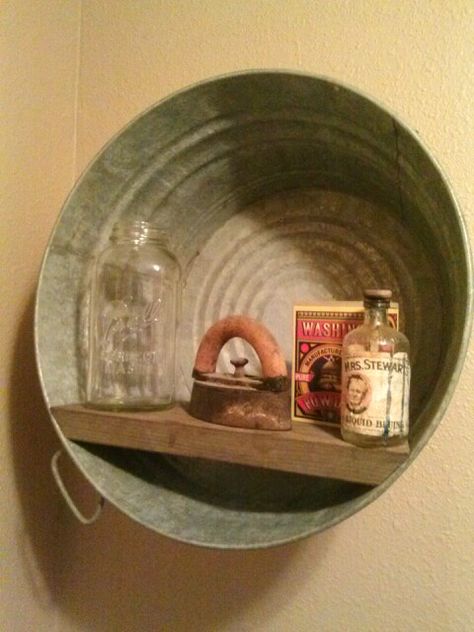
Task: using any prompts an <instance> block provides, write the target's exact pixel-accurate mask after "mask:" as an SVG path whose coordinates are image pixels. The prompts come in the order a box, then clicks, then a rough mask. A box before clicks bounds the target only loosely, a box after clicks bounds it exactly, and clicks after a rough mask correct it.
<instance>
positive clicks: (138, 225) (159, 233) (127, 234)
mask: <svg viewBox="0 0 474 632" xmlns="http://www.w3.org/2000/svg"><path fill="white" fill-rule="evenodd" d="M110 239H111V240H112V241H115V242H118V241H131V242H134V243H143V242H145V241H154V242H159V243H160V244H163V245H166V244H167V243H168V236H167V234H166V233H165V232H164V231H163V230H162V229H160V228H158V227H157V226H155V225H153V224H152V223H151V222H148V221H146V220H142V219H135V220H121V221H118V222H116V223H115V224H114V226H113V228H112V233H111V235H110Z"/></svg>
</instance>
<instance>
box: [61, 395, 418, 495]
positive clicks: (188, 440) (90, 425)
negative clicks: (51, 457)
mask: <svg viewBox="0 0 474 632" xmlns="http://www.w3.org/2000/svg"><path fill="white" fill-rule="evenodd" d="M51 412H52V414H53V416H54V418H55V419H56V421H57V422H58V424H59V426H60V428H61V430H62V432H63V433H64V435H65V436H66V437H67V438H68V439H71V440H77V441H85V442H90V443H99V444H104V445H113V446H118V447H123V448H133V449H139V450H147V451H152V452H164V453H168V454H175V455H181V456H193V457H202V458H208V459H213V460H217V461H226V462H230V463H239V464H243V465H252V466H256V467H263V468H269V469H275V470H283V471H287V472H297V473H300V474H310V475H313V476H324V477H328V478H336V479H342V480H348V481H354V482H358V483H367V484H369V485H377V484H379V483H381V482H382V481H383V480H385V478H386V477H387V476H388V475H389V474H391V473H392V472H393V471H394V470H395V469H396V468H397V467H398V466H399V465H401V464H402V463H403V462H404V461H405V459H406V458H407V457H408V454H409V448H408V443H406V444H404V445H401V446H397V447H390V448H359V447H356V446H353V445H350V444H348V443H346V442H344V441H342V440H341V439H340V438H339V431H338V429H336V428H335V429H333V428H330V427H322V426H315V425H312V424H307V423H304V422H300V423H298V422H293V428H292V430H288V431H278V432H275V431H265V430H247V429H243V428H233V427H228V426H219V425H215V424H211V423H208V422H205V421H200V420H198V419H195V418H194V417H191V416H190V415H189V414H188V413H187V412H186V410H185V409H184V408H182V407H181V406H175V407H174V408H171V409H169V410H165V411H153V412H135V413H122V412H121V413H116V412H111V411H99V410H93V409H91V408H87V407H85V406H81V405H79V404H77V405H68V406H57V407H53V408H52V409H51Z"/></svg>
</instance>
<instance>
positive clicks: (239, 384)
mask: <svg viewBox="0 0 474 632" xmlns="http://www.w3.org/2000/svg"><path fill="white" fill-rule="evenodd" d="M236 337H238V338H243V339H244V340H246V341H247V342H248V343H249V344H250V345H252V347H253V348H254V349H255V351H256V353H257V355H258V357H259V359H260V362H261V365H262V374H263V375H262V377H256V376H254V375H247V374H246V373H245V368H244V367H245V365H246V364H247V359H246V358H236V359H235V360H232V361H231V362H232V364H233V365H234V372H233V374H231V373H216V364H217V359H218V356H219V353H220V351H221V349H222V347H223V346H224V344H225V343H226V342H227V341H228V340H230V339H231V338H236ZM193 377H194V384H193V391H192V395H191V403H190V407H189V412H190V413H191V415H193V416H194V417H197V418H198V419H203V420H205V421H209V422H211V423H215V424H222V425H224V426H235V427H238V428H253V429H260V430H289V429H290V428H291V419H290V384H289V379H288V372H287V368H286V364H285V360H284V358H283V355H282V353H281V351H280V347H279V346H278V343H277V342H276V340H275V338H274V337H273V336H272V334H271V333H270V332H269V331H268V329H266V327H264V325H262V324H261V323H259V322H258V321H256V320H254V319H252V318H249V317H248V316H240V315H237V316H228V317H227V318H223V319H222V320H219V321H218V322H217V323H215V324H214V325H212V327H210V328H209V329H208V331H207V332H206V334H205V335H204V337H203V339H202V341H201V344H200V345H199V349H198V352H197V355H196V361H195V365H194V370H193Z"/></svg>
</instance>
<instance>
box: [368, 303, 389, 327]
mask: <svg viewBox="0 0 474 632" xmlns="http://www.w3.org/2000/svg"><path fill="white" fill-rule="evenodd" d="M364 325H370V326H371V327H378V326H380V325H388V315H387V307H386V306H380V305H379V306H373V305H371V306H366V307H365V313H364Z"/></svg>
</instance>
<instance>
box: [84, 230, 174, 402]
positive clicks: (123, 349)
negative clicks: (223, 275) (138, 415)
mask: <svg viewBox="0 0 474 632" xmlns="http://www.w3.org/2000/svg"><path fill="white" fill-rule="evenodd" d="M110 241H111V244H110V245H109V246H108V247H107V248H106V249H105V250H104V251H103V252H102V253H100V255H99V256H98V258H97V260H96V262H95V268H94V273H93V279H92V286H91V296H90V315H89V365H88V374H87V394H86V398H87V403H88V404H89V405H91V406H94V407H98V408H107V409H116V410H117V409H125V410H133V409H158V408H165V407H168V406H170V405H171V404H172V403H173V401H174V381H175V344H176V326H177V312H178V302H179V299H180V278H181V274H180V268H179V264H178V262H177V260H176V258H175V257H174V256H173V254H171V253H170V252H169V250H168V248H167V239H166V235H164V234H163V233H162V232H161V231H159V230H157V229H156V228H155V227H153V226H152V225H151V224H149V223H148V222H144V221H133V222H128V223H120V222H119V223H117V224H116V225H115V226H114V228H113V231H112V235H111V237H110Z"/></svg>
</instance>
